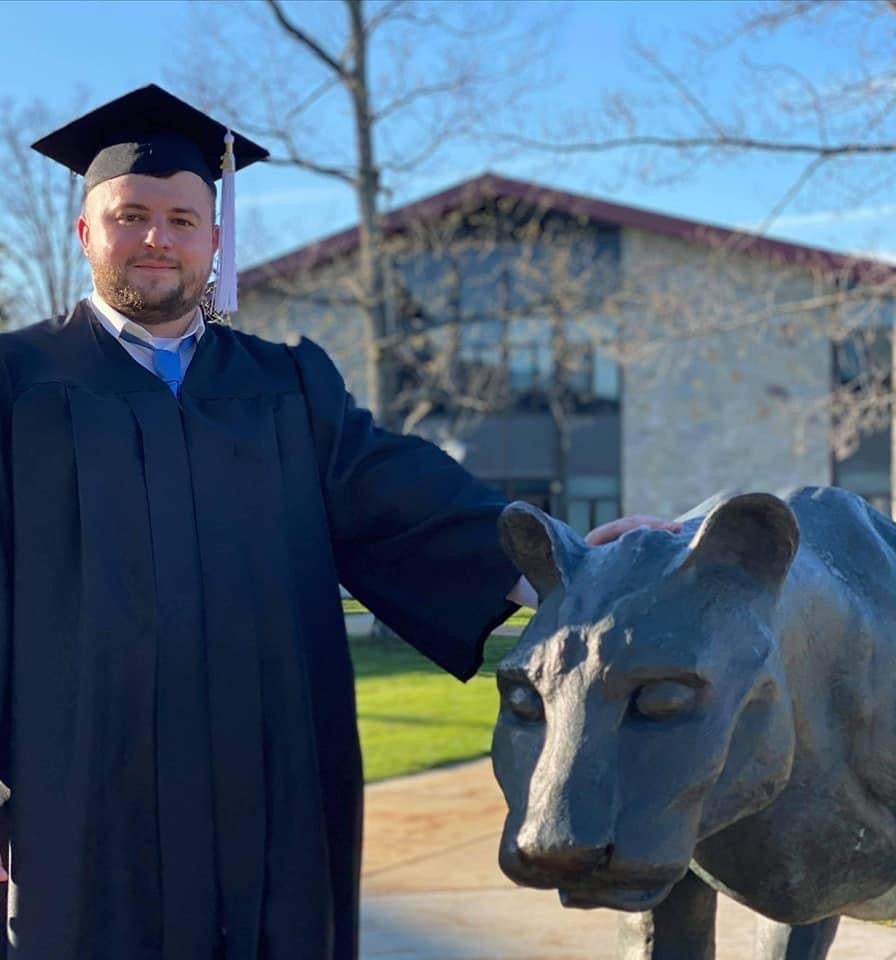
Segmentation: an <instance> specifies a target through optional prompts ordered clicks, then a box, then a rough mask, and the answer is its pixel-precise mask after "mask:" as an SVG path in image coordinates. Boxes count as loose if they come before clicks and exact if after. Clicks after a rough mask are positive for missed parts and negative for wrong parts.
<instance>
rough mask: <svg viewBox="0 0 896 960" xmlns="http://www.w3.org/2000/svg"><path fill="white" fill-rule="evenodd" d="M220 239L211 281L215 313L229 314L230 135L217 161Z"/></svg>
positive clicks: (232, 301) (232, 286)
mask: <svg viewBox="0 0 896 960" xmlns="http://www.w3.org/2000/svg"><path fill="white" fill-rule="evenodd" d="M221 170H222V171H223V173H222V176H221V231H220V233H221V235H220V240H219V244H218V276H217V279H216V280H215V298H214V301H213V303H212V309H213V310H214V312H215V313H232V312H233V311H234V310H236V308H237V295H236V198H235V197H234V189H233V177H234V174H235V173H236V162H235V161H234V157H233V134H232V133H231V132H230V131H229V130H228V131H227V135H226V136H225V137H224V156H223V157H221Z"/></svg>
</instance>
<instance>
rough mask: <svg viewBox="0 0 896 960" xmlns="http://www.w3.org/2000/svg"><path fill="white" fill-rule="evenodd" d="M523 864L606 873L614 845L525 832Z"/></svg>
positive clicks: (520, 849)
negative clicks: (604, 870) (605, 868)
mask: <svg viewBox="0 0 896 960" xmlns="http://www.w3.org/2000/svg"><path fill="white" fill-rule="evenodd" d="M516 845H517V851H518V855H519V858H520V860H521V861H522V862H523V863H525V864H527V865H529V866H534V867H542V868H545V867H549V868H551V869H552V870H560V871H563V872H564V873H566V872H570V873H573V874H578V875H581V874H583V873H585V874H587V873H593V872H595V871H598V870H602V869H603V868H604V867H606V866H607V864H608V863H609V862H610V855H611V853H612V851H613V847H612V844H609V843H606V844H597V845H594V844H582V843H576V842H575V841H573V840H571V839H570V838H568V837H564V836H561V835H560V834H559V833H554V832H552V833H551V834H549V835H545V834H544V833H541V834H539V833H536V832H534V831H525V830H521V831H520V834H519V836H518V837H517V842H516Z"/></svg>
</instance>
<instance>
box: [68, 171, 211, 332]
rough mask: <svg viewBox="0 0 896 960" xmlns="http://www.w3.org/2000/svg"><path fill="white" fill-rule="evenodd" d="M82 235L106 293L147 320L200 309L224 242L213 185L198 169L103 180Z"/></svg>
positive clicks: (87, 209)
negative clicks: (216, 221)
mask: <svg viewBox="0 0 896 960" xmlns="http://www.w3.org/2000/svg"><path fill="white" fill-rule="evenodd" d="M78 237H79V239H80V241H81V246H82V247H83V249H84V253H85V254H86V255H87V258H88V259H89V260H90V266H91V270H92V273H93V282H94V284H95V285H96V289H97V291H98V292H99V294H100V296H101V297H102V298H103V299H104V300H105V301H106V302H107V303H108V304H109V305H110V306H112V307H114V308H115V309H116V310H118V311H119V312H120V313H123V314H124V315H125V316H126V317H129V318H130V319H132V320H134V321H136V322H137V323H140V324H141V325H143V326H154V325H157V324H162V323H170V322H171V321H174V320H178V319H181V318H182V317H185V316H186V315H188V314H190V313H192V312H193V310H195V308H196V306H197V305H198V303H199V301H200V298H201V297H202V294H203V291H204V290H205V285H206V283H207V282H208V276H209V273H210V272H211V265H212V256H213V255H214V252H215V250H216V249H217V246H218V228H217V227H216V226H215V224H214V207H213V200H212V195H211V191H210V190H209V188H208V185H207V184H205V183H204V182H203V181H202V180H201V179H200V178H199V177H197V176H196V174H194V173H188V172H186V171H182V172H180V173H175V174H173V175H172V176H170V177H149V176H144V175H142V174H125V175H124V176H122V177H115V178H114V179H113V180H106V181H104V182H103V183H100V184H97V186H95V187H94V188H93V190H91V191H90V193H89V194H88V195H87V198H86V200H85V203H84V212H83V214H82V216H81V217H80V219H79V220H78Z"/></svg>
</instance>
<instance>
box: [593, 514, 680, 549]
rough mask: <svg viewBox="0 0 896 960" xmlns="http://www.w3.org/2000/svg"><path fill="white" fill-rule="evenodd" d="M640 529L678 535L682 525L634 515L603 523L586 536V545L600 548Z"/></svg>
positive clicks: (675, 521) (674, 521) (657, 518)
mask: <svg viewBox="0 0 896 960" xmlns="http://www.w3.org/2000/svg"><path fill="white" fill-rule="evenodd" d="M638 527H649V528H650V529H651V530H668V531H669V532H670V533H678V531H679V530H681V524H680V523H679V522H678V521H677V520H662V519H660V518H659V517H650V516H648V515H647V514H644V513H633V514H632V515H631V516H630V517H620V518H619V519H618V520H611V521H610V522H609V523H602V524H601V525H600V526H599V527H595V528H594V529H593V530H591V531H590V532H589V533H587V534H585V543H587V544H588V545H589V546H591V547H599V546H601V544H604V543H612V542H613V540H618V539H619V538H620V537H621V536H622V535H623V534H624V533H628V532H629V530H636V529H637V528H638Z"/></svg>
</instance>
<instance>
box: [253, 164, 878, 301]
mask: <svg viewBox="0 0 896 960" xmlns="http://www.w3.org/2000/svg"><path fill="white" fill-rule="evenodd" d="M498 199H510V200H516V201H520V202H523V203H529V204H532V205H533V206H536V207H538V208H539V209H540V210H553V211H556V212H558V213H561V214H567V215H569V216H572V217H575V218H577V219H584V220H586V221H591V222H592V223H599V224H603V225H606V226H618V227H629V228H631V229H636V230H644V231H646V232H648V233H654V234H658V235H661V236H666V237H674V238H677V239H679V240H687V241H691V242H694V243H701V244H705V245H707V246H712V247H719V246H723V245H728V246H730V247H732V248H734V249H736V250H737V251H738V252H741V253H750V254H752V255H757V256H761V257H767V258H768V259H769V260H773V261H775V262H777V263H789V264H801V265H806V266H812V267H815V268H820V269H823V270H830V271H831V272H842V273H845V274H846V275H847V276H849V277H850V278H852V279H854V280H869V279H870V280H873V281H876V282H880V281H881V280H883V279H885V278H886V279H892V278H893V276H894V275H896V266H894V265H893V264H890V263H887V262H885V261H882V260H874V259H871V258H864V257H855V256H849V255H847V254H843V253H835V252H833V251H830V250H824V249H822V248H820V247H811V246H805V245H803V244H799V243H790V242H788V241H786V240H774V239H771V238H770V237H765V236H761V235H759V234H754V233H750V232H748V231H740V230H731V229H729V228H727V227H720V226H717V225H714V224H708V223H701V222H700V221H697V220H685V219H683V218H681V217H672V216H668V215H667V214H664V213H657V212H656V211H653V210H645V209H642V208H640V207H629V206H623V205H622V204H618V203H610V202H609V201H607V200H598V199H595V198H593V197H586V196H582V195H581V194H576V193H567V192H566V191H564V190H554V189H552V188H550V187H543V186H540V185H538V184H535V183H531V182H529V181H526V180H512V179H510V178H509V177H501V176H498V175H497V174H494V173H484V174H482V175H480V176H478V177H474V178H472V179H471V180H465V181H463V182H462V183H459V184H457V185H455V186H453V187H449V188H448V189H447V190H442V191H441V192H439V193H434V194H432V195H431V196H429V197H424V198H423V199H422V200H416V201H415V202H413V203H409V204H406V205H404V206H402V207H398V208H397V209H395V210H392V211H390V212H388V213H385V214H384V215H383V217H382V230H383V233H384V234H385V235H386V236H394V235H396V234H399V233H401V232H402V230H404V229H405V228H406V227H407V226H409V225H411V224H420V223H427V222H430V223H431V222H434V221H437V220H439V219H440V218H442V217H444V216H446V215H447V214H450V213H453V212H455V211H457V210H460V209H464V208H468V207H470V206H473V205H475V204H476V203H477V202H479V201H482V202H486V201H492V200H498ZM358 236H359V231H358V228H357V227H351V228H349V229H348V230H342V231H341V232H339V233H334V234H332V235H330V236H329V237H324V238H323V239H322V240H317V241H315V242H314V243H310V244H307V245H305V246H303V247H299V248H298V249H296V250H293V251H292V252H291V253H287V254H284V255H283V256H280V257H276V258H275V259H273V260H268V261H266V262H265V263H261V264H259V265H257V266H255V267H251V268H250V269H248V270H245V271H243V272H242V273H241V274H240V286H241V288H242V289H244V290H245V289H251V288H252V287H254V286H258V285H260V284H263V283H264V282H265V280H268V279H271V278H273V277H284V276H290V275H292V274H294V273H296V272H299V271H304V270H309V269H312V268H313V267H317V266H321V265H323V264H325V263H328V262H330V261H332V260H337V259H339V258H340V257H343V256H346V255H348V254H351V253H353V252H354V251H355V250H356V249H357V247H358Z"/></svg>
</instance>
